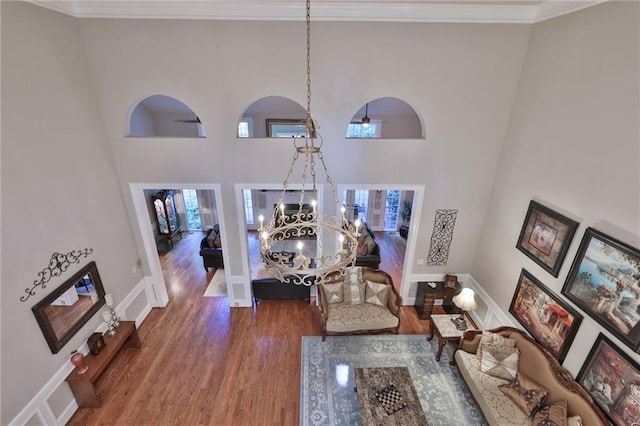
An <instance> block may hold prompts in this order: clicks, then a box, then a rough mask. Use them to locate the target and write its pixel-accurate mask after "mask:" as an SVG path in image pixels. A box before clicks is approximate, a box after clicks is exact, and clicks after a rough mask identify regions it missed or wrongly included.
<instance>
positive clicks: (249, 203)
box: [242, 189, 254, 225]
mask: <svg viewBox="0 0 640 426" xmlns="http://www.w3.org/2000/svg"><path fill="white" fill-rule="evenodd" d="M242 196H243V197H244V215H245V217H246V218H247V225H253V224H254V220H253V198H252V197H251V190H250V189H243V190H242Z"/></svg>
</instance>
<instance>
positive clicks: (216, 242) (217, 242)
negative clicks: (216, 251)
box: [213, 234, 222, 248]
mask: <svg viewBox="0 0 640 426" xmlns="http://www.w3.org/2000/svg"><path fill="white" fill-rule="evenodd" d="M213 247H215V248H222V240H221V239H220V234H218V236H217V237H216V239H215V240H213Z"/></svg>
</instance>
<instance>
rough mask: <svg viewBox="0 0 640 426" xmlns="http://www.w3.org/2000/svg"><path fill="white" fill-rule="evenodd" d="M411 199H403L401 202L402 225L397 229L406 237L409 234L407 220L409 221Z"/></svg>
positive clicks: (411, 205)
mask: <svg viewBox="0 0 640 426" xmlns="http://www.w3.org/2000/svg"><path fill="white" fill-rule="evenodd" d="M411 207H413V204H411V201H409V200H404V201H403V203H402V210H401V211H400V217H401V218H402V226H400V228H399V229H398V231H400V236H401V237H402V238H407V235H409V222H410V221H411Z"/></svg>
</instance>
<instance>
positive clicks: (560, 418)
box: [531, 399, 568, 426]
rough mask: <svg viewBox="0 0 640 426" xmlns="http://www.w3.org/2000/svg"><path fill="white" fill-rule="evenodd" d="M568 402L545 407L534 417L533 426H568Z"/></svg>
mask: <svg viewBox="0 0 640 426" xmlns="http://www.w3.org/2000/svg"><path fill="white" fill-rule="evenodd" d="M567 425H568V423H567V401H566V400H565V399H563V400H562V401H557V402H554V403H553V404H549V405H543V406H542V407H540V409H539V410H538V411H536V412H535V414H534V415H533V420H532V421H531V426H567Z"/></svg>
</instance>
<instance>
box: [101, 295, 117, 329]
mask: <svg viewBox="0 0 640 426" xmlns="http://www.w3.org/2000/svg"><path fill="white" fill-rule="evenodd" d="M104 301H105V303H106V304H107V307H108V308H109V314H110V316H111V321H113V328H118V327H120V318H118V314H117V313H116V310H115V303H113V296H112V295H111V293H107V294H105V295H104ZM105 321H106V317H105Z"/></svg>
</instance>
